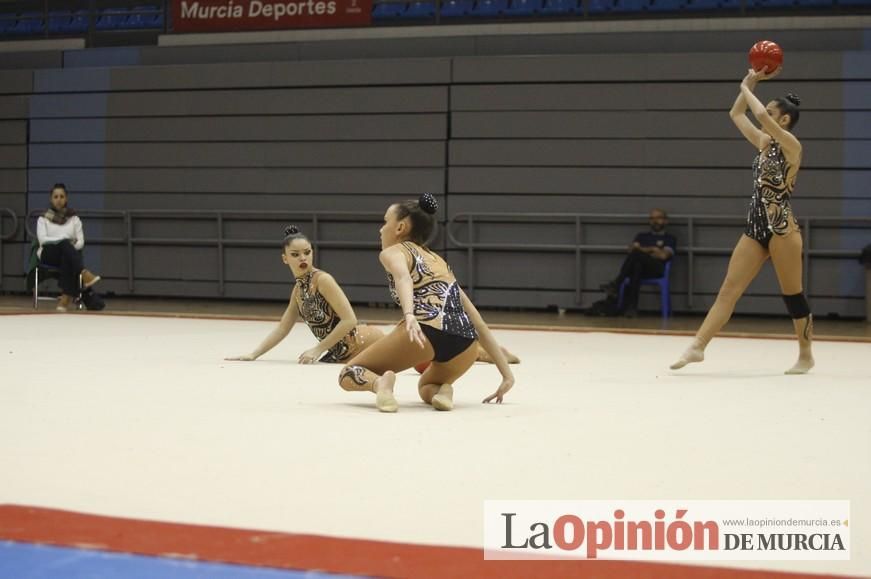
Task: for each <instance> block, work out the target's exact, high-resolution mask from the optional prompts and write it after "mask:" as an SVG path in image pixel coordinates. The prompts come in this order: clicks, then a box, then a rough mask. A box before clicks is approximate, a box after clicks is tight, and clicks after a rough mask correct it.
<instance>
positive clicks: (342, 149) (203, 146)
mask: <svg viewBox="0 0 871 579" xmlns="http://www.w3.org/2000/svg"><path fill="white" fill-rule="evenodd" d="M2 151H3V148H2V147H0V154H2ZM30 164H31V166H32V167H57V166H64V167H106V168H109V167H261V168H262V167H334V166H344V167H443V166H444V164H445V144H444V142H443V141H411V142H404V143H395V142H389V141H352V142H342V143H319V142H308V143H112V144H111V145H109V146H106V145H104V144H81V143H70V144H66V143H63V144H60V143H59V144H39V145H31V147H30Z"/></svg>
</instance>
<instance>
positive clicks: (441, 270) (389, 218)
mask: <svg viewBox="0 0 871 579" xmlns="http://www.w3.org/2000/svg"><path fill="white" fill-rule="evenodd" d="M437 208H438V204H437V203H436V200H435V198H434V197H433V196H432V195H430V194H429V193H426V194H424V195H421V197H420V199H419V200H418V201H405V202H402V203H396V204H394V205H391V206H390V207H389V208H388V209H387V212H386V213H385V215H384V225H383V226H382V227H381V247H382V248H383V250H382V252H381V255H380V260H381V264H382V265H383V266H384V269H385V270H387V277H388V281H389V285H390V293H391V295H392V296H393V299H394V301H395V302H396V303H397V304H398V305H399V306H400V307H401V308H402V314H403V317H404V321H403V322H400V323H399V324H397V325H396V327H394V328H393V331H391V332H390V333H389V334H388V335H386V336H385V337H384V338H383V339H381V340H379V341H377V342H376V343H374V344H372V345H371V346H369V347H368V348H366V350H364V351H363V352H361V353H360V354H357V355H356V356H354V358H353V359H351V361H350V362H348V364H347V366H345V367H344V368H342V371H341V372H340V373H339V385H340V386H341V387H342V388H343V389H345V390H348V391H366V392H374V393H375V405H376V407H377V408H378V410H380V411H381V412H396V411H397V410H398V409H399V405H398V404H397V402H396V398H394V396H393V384H394V382H395V381H396V376H395V374H394V373H395V372H399V371H401V370H404V369H406V368H410V367H412V366H414V365H415V364H419V363H421V362H427V361H430V360H432V364H430V366H429V367H428V368H427V369H426V370H425V371H424V373H423V374H422V375H421V377H420V380H419V381H418V387H417V388H418V393H419V394H420V397H421V399H423V401H424V402H426V403H427V404H431V405H432V407H433V408H435V409H436V410H450V409H451V408H453V384H454V382H455V381H456V380H457V379H458V378H460V376H462V375H463V374H465V373H466V371H467V370H468V369H469V368H470V367H471V366H472V364H473V363H474V362H475V359H476V358H477V357H478V343H477V341H478V340H480V341H481V345H482V346H483V348H484V350H486V352H487V353H488V354H489V355H490V357H491V358H492V359H493V362H494V363H495V364H496V367H497V368H498V369H499V372H500V373H501V374H502V383H501V384H500V385H499V388H498V389H497V390H496V392H495V393H493V394H491V395H490V396H488V397H486V398H485V399H484V402H490V401H492V400H495V401H496V402H502V398H503V396H505V393H506V392H508V391H509V390H510V389H511V387H512V386H513V385H514V375H513V374H512V373H511V369H510V368H509V367H508V362H507V361H506V359H505V355H504V354H503V353H502V350H501V349H500V348H499V344H498V343H496V339H495V338H494V337H493V334H492V333H491V332H490V329H489V328H488V327H487V324H486V323H484V320H483V318H481V315H480V314H479V313H478V310H477V309H476V308H475V306H474V305H472V302H471V301H469V298H468V297H466V294H465V293H464V292H463V290H462V289H460V285H459V284H458V283H457V280H456V278H455V277H454V274H453V272H451V269H450V267H448V264H447V263H445V260H444V259H442V258H441V257H440V256H438V255H437V254H435V253H434V252H432V251H431V250H430V249H429V248H427V247H426V246H425V245H424V244H425V243H426V240H427V239H428V238H429V236H430V233H431V232H432V230H433V226H434V225H435V217H434V214H435V212H436V210H437Z"/></svg>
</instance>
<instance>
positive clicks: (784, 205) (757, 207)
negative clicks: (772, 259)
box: [744, 139, 798, 248]
mask: <svg viewBox="0 0 871 579" xmlns="http://www.w3.org/2000/svg"><path fill="white" fill-rule="evenodd" d="M791 168H792V167H791V165H790V164H789V162H787V160H786V157H784V156H783V151H781V149H780V144H779V143H778V142H777V141H775V140H774V139H771V143H770V144H769V145H768V147H766V148H765V149H764V150H762V151H759V154H758V155H756V159H754V160H753V197H751V199H750V211H749V212H748V213H747V227H746V228H745V229H744V233H745V234H746V235H747V236H748V237H750V238H751V239H755V240H756V241H758V242H759V243H760V244H762V246H763V247H765V248H768V243H769V242H770V241H771V237H772V235H787V234H788V233H790V232H792V231H797V230H798V222H797V221H796V219H795V216H794V215H793V213H792V207H791V206H790V204H789V198H790V196H791V195H792V189H793V185H794V175H791V174H790V169H791Z"/></svg>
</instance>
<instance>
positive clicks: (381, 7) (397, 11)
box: [372, 2, 406, 20]
mask: <svg viewBox="0 0 871 579" xmlns="http://www.w3.org/2000/svg"><path fill="white" fill-rule="evenodd" d="M405 9H406V5H405V3H404V2H379V3H378V4H376V5H375V7H374V8H372V18H374V19H375V20H392V19H394V18H401V17H402V15H403V14H404V13H405Z"/></svg>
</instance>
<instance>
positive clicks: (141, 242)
mask: <svg viewBox="0 0 871 579" xmlns="http://www.w3.org/2000/svg"><path fill="white" fill-rule="evenodd" d="M42 213H43V210H34V211H31V212H30V213H29V214H28V219H27V221H26V222H25V231H26V232H27V236H28V238H29V239H35V238H36V233H35V232H34V230H33V227H32V222H33V221H34V220H35V219H36V218H37V217H39V216H40V215H41V214H42ZM78 215H79V216H81V217H82V218H88V217H95V218H99V219H104V220H107V219H109V220H111V219H114V220H119V221H121V222H122V224H123V225H122V227H123V235H122V236H120V237H95V236H88V237H87V244H88V245H121V246H125V247H126V249H127V251H126V257H127V259H126V264H125V267H126V277H127V290H128V291H130V292H131V293H132V292H133V291H134V289H135V285H136V284H135V282H136V280H135V277H134V263H133V261H134V255H133V249H134V247H136V246H171V247H213V248H215V251H216V252H217V257H218V271H217V280H216V281H217V283H218V295H220V296H223V295H224V285H225V282H226V272H225V264H224V261H225V252H224V250H225V248H228V247H268V248H273V249H274V248H275V247H277V246H278V245H279V239H280V238H279V236H278V235H276V236H275V238H272V239H239V238H233V237H227V236H226V235H225V228H224V226H225V225H226V224H227V223H230V222H233V221H236V222H240V221H241V222H266V221H273V222H274V221H282V222H285V223H288V222H296V223H298V224H300V225H304V224H308V227H306V229H305V230H304V232H305V234H306V237H307V238H308V239H309V241H311V243H312V245H313V246H314V247H316V248H320V249H324V248H332V249H380V248H381V243H380V242H379V241H378V240H377V239H376V238H374V236H373V241H359V240H335V239H332V240H328V239H321V226H322V225H323V224H324V223H325V222H355V223H360V222H371V223H381V222H382V221H383V218H384V214H383V213H381V212H359V211H329V212H327V211H320V212H317V211H286V212H281V211H173V210H131V211H121V210H118V211H113V210H81V211H79V212H78ZM144 220H187V221H212V222H214V223H215V226H216V229H215V231H216V234H217V235H216V236H215V237H209V238H192V237H144V236H136V235H135V231H136V227H135V226H136V223H137V222H140V221H144ZM436 233H437V232H436V231H434V232H433V236H432V237H431V239H432V238H434V237H435V235H436ZM104 277H105V276H104Z"/></svg>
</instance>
